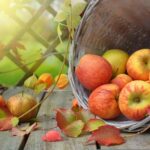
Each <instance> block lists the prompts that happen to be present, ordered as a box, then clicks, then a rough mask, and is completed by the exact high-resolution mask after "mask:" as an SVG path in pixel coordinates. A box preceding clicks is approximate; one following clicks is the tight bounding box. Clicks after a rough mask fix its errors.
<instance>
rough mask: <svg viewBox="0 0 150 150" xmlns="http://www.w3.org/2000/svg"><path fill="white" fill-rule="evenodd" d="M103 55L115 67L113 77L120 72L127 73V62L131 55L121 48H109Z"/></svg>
mask: <svg viewBox="0 0 150 150" xmlns="http://www.w3.org/2000/svg"><path fill="white" fill-rule="evenodd" d="M103 57H104V58H105V59H106V60H107V61H108V62H109V63H110V64H111V66H112V69H113V77H115V76H117V75H118V74H122V73H125V71H126V63H127V60H128V58H129V55H128V54H127V53H126V52H124V51H123V50H120V49H111V50H107V51H106V52H105V53H104V54H103Z"/></svg>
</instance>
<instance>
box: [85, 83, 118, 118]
mask: <svg viewBox="0 0 150 150" xmlns="http://www.w3.org/2000/svg"><path fill="white" fill-rule="evenodd" d="M119 91H120V90H119V87H118V86H117V85H115V84H104V85H102V86H99V87H98V88H96V89H95V90H94V91H93V92H92V93H91V94H90V96H89V99H88V106H89V109H90V111H91V112H92V113H93V114H95V115H97V116H99V117H100V118H103V119H114V118H116V117H118V116H119V115H120V110H119V106H118V102H117V99H118V97H119Z"/></svg>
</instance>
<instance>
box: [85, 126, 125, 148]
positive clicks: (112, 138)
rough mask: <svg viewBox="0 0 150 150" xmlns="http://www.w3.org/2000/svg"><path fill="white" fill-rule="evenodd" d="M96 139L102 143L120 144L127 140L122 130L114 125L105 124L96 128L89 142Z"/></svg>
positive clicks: (108, 144) (106, 144)
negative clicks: (121, 133) (123, 136)
mask: <svg viewBox="0 0 150 150" xmlns="http://www.w3.org/2000/svg"><path fill="white" fill-rule="evenodd" d="M90 141H96V142H98V143H99V144H101V145H105V146H110V145H119V144H122V143H124V142H125V140H124V139H123V138H122V137H121V135H120V130H119V129H117V128H116V127H114V126H110V125H105V126H101V127H100V128H99V129H97V130H95V131H94V132H93V133H92V135H91V136H90V137H89V139H88V141H87V142H90Z"/></svg>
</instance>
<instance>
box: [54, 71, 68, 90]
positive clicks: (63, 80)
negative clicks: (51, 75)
mask: <svg viewBox="0 0 150 150" xmlns="http://www.w3.org/2000/svg"><path fill="white" fill-rule="evenodd" d="M58 77H59V79H58ZM57 80H58V82H57ZM55 82H57V85H56V86H57V87H58V88H59V89H64V88H65V87H67V85H68V84H69V80H68V77H67V75H66V74H61V75H60V76H59V75H58V76H56V77H55Z"/></svg>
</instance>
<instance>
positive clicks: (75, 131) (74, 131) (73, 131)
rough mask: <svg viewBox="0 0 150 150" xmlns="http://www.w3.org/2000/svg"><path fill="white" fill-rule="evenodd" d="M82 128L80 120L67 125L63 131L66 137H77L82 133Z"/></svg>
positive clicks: (82, 123)
mask: <svg viewBox="0 0 150 150" xmlns="http://www.w3.org/2000/svg"><path fill="white" fill-rule="evenodd" d="M83 128H84V122H83V121H81V120H76V121H74V122H73V123H71V124H70V125H68V126H67V127H66V128H65V129H64V130H63V131H64V133H65V134H66V135H67V136H70V137H78V136H79V135H80V134H81V133H82V129H83Z"/></svg>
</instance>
